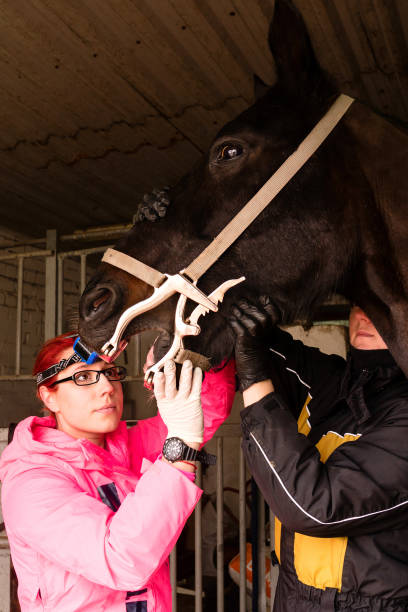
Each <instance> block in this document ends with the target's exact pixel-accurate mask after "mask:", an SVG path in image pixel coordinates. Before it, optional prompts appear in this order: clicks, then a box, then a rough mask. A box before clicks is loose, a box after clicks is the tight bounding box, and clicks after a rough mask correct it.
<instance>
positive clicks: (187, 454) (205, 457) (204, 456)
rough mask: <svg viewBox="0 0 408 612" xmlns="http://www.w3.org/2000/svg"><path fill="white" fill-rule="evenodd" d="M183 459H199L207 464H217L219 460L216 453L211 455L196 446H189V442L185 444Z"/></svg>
mask: <svg viewBox="0 0 408 612" xmlns="http://www.w3.org/2000/svg"><path fill="white" fill-rule="evenodd" d="M183 459H186V460H187V461H199V462H200V463H204V464H205V465H215V463H216V461H217V457H216V456H215V455H211V454H210V453H207V452H206V451H205V450H203V449H202V450H196V449H195V448H191V446H187V444H185V446H184V451H183Z"/></svg>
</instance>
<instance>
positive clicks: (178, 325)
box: [144, 276, 245, 389]
mask: <svg viewBox="0 0 408 612" xmlns="http://www.w3.org/2000/svg"><path fill="white" fill-rule="evenodd" d="M244 280H245V276H241V278H236V279H231V280H228V281H225V282H224V283H222V284H221V285H220V286H219V287H217V289H214V291H213V292H212V293H210V295H209V296H208V298H209V300H210V301H211V303H212V304H218V303H219V302H222V300H223V299H224V295H225V293H226V292H227V291H228V289H231V287H234V286H235V285H238V284H239V283H242V281H244ZM186 301H187V297H186V296H185V295H180V297H179V299H178V302H177V308H176V314H175V317H174V338H173V342H172V345H171V347H170V349H169V350H168V351H167V353H166V354H165V355H164V357H162V358H161V359H160V360H159V361H158V362H157V363H155V364H154V365H152V366H151V367H150V368H148V370H146V373H145V382H144V386H145V387H146V388H147V389H153V377H154V374H155V373H156V372H159V371H160V370H161V368H162V367H163V366H164V364H165V363H166V361H168V360H169V359H174V360H176V359H177V356H178V355H179V354H180V352H181V351H183V350H184V343H183V338H184V337H185V336H197V335H198V334H199V333H200V331H201V328H200V326H199V325H198V319H199V318H200V317H201V316H204V315H206V314H207V312H208V311H209V310H210V309H209V308H207V307H206V306H204V305H203V304H198V306H196V307H195V308H194V310H193V312H192V313H191V315H190V316H189V317H188V319H187V320H184V308H185V305H186Z"/></svg>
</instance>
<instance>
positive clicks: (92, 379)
mask: <svg viewBox="0 0 408 612" xmlns="http://www.w3.org/2000/svg"><path fill="white" fill-rule="evenodd" d="M101 374H103V375H104V376H106V378H107V379H108V380H123V379H124V378H125V376H126V369H125V368H123V367H122V366H115V367H113V368H106V369H105V370H80V371H79V372H75V374H74V375H73V379H74V382H75V384H77V385H79V386H81V385H93V384H94V383H96V382H98V380H99V378H100V375H101Z"/></svg>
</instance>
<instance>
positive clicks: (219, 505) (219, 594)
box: [217, 438, 224, 612]
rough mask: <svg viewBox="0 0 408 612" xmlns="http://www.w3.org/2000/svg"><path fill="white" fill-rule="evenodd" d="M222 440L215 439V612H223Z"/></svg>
mask: <svg viewBox="0 0 408 612" xmlns="http://www.w3.org/2000/svg"><path fill="white" fill-rule="evenodd" d="M223 442H224V441H223V439H222V438H217V612H224V478H223Z"/></svg>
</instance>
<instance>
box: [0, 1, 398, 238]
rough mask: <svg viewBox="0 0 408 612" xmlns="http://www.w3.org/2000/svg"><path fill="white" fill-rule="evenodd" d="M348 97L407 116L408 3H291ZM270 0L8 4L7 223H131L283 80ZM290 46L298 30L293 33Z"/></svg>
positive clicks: (3, 159)
mask: <svg viewBox="0 0 408 612" xmlns="http://www.w3.org/2000/svg"><path fill="white" fill-rule="evenodd" d="M294 2H295V4H296V6H297V7H298V9H299V10H300V11H301V13H302V15H303V17H304V19H305V21H306V23H307V26H308V29H309V32H310V34H311V38H312V43H313V45H314V48H315V50H316V53H317V56H318V59H319V61H320V63H321V64H322V66H323V67H324V68H325V69H326V71H327V72H328V73H329V74H330V75H332V77H333V78H334V79H335V81H336V82H337V84H338V86H339V89H341V90H343V91H345V92H346V93H350V94H352V95H355V96H357V97H359V98H360V99H362V100H364V101H366V102H368V103H370V104H371V105H373V106H374V107H376V108H378V110H380V111H382V112H386V113H389V114H392V115H395V116H396V117H398V118H400V119H401V120H403V121H407V119H408V87H407V79H408V50H407V49H408V2H406V0H393V1H390V0H359V1H358V2H356V0H294ZM273 7H274V1H273V0H251V1H249V2H248V0H200V1H191V0H154V2H151V0H137V2H135V1H131V0H121V2H119V3H118V2H116V1H115V0H105V2H103V3H95V2H94V1H93V0H73V1H71V2H69V3H66V2H63V1H61V0H21V1H19V2H18V3H11V2H9V3H3V4H2V5H1V7H0V74H1V78H2V87H1V89H0V118H1V128H2V129H1V130H0V201H1V208H2V213H3V214H2V219H3V223H4V224H6V225H7V226H8V227H14V228H17V229H20V230H21V229H23V228H24V230H25V231H27V232H28V233H31V234H33V235H43V234H44V232H45V229H46V228H47V227H56V228H57V229H58V230H59V231H61V232H64V233H66V232H70V231H72V230H74V229H75V228H79V227H86V226H89V225H101V224H104V223H118V222H129V221H130V220H131V218H132V215H133V213H134V211H135V209H136V206H137V202H138V201H139V199H140V198H141V196H142V194H143V193H144V192H146V191H149V190H151V189H152V188H153V187H155V186H159V185H163V184H174V183H175V182H176V181H177V180H178V179H179V178H180V177H181V176H182V175H183V174H184V173H185V172H186V171H188V170H189V168H190V167H191V165H192V164H193V163H195V161H196V160H197V159H198V158H199V155H200V153H201V152H202V151H204V150H205V149H206V148H207V147H208V145H209V143H210V142H211V140H212V138H213V137H214V135H215V134H216V132H217V131H218V130H219V128H220V127H221V126H222V125H223V124H224V123H225V122H227V121H228V120H230V119H231V118H233V117H234V116H235V115H237V114H238V113H239V112H241V111H242V110H243V109H244V108H246V107H247V106H248V105H249V104H250V103H251V102H252V99H253V75H254V74H257V75H258V76H259V77H260V78H261V79H263V80H264V81H265V82H266V83H269V84H271V83H272V82H273V81H274V79H275V72H274V63H273V59H272V58H271V55H270V53H269V48H268V43H267V33H268V29H269V22H270V18H271V15H272V13H273ZM288 44H290V33H288Z"/></svg>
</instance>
